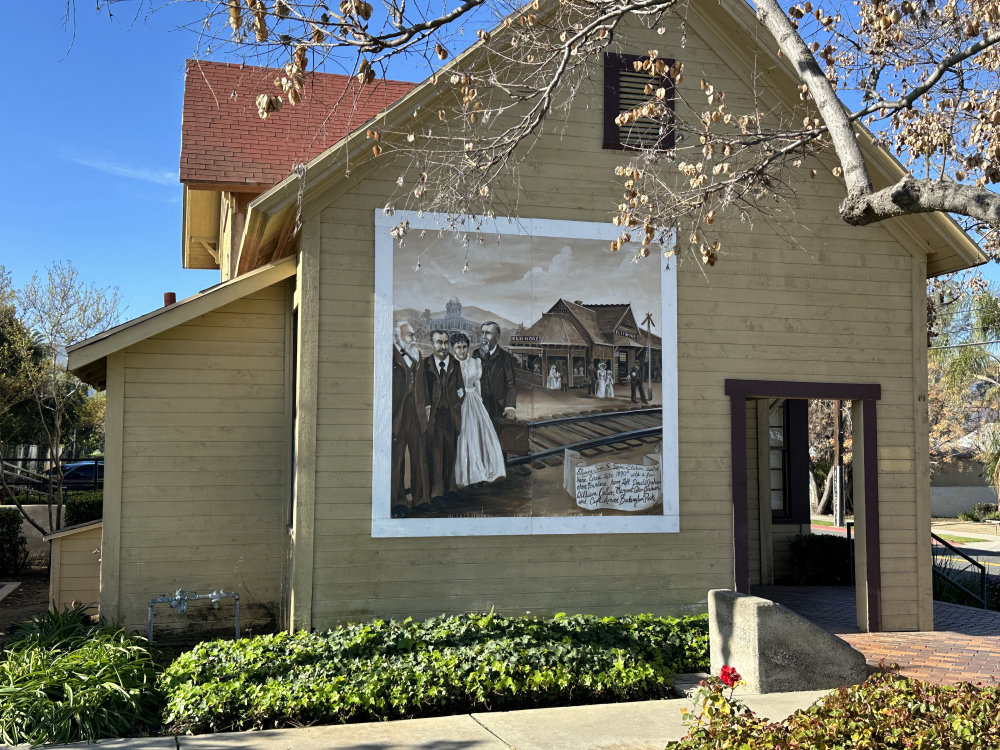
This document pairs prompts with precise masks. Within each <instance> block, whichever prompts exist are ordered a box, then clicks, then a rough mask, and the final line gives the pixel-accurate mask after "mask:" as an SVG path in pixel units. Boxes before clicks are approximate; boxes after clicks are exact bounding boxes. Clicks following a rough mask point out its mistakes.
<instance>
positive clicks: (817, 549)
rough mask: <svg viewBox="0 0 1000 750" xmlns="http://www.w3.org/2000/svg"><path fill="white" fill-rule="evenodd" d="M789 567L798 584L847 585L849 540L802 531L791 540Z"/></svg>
mask: <svg viewBox="0 0 1000 750" xmlns="http://www.w3.org/2000/svg"><path fill="white" fill-rule="evenodd" d="M790 567H791V571H792V584H793V585H795V586H848V585H850V583H851V548H850V541H849V540H848V539H847V538H846V537H842V536H831V535H829V534H800V535H798V536H796V537H795V539H794V540H793V541H792V545H791V561H790Z"/></svg>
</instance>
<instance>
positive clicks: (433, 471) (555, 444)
mask: <svg viewBox="0 0 1000 750" xmlns="http://www.w3.org/2000/svg"><path fill="white" fill-rule="evenodd" d="M401 222H409V231H408V232H407V233H406V234H405V236H404V237H403V238H401V239H400V238H397V239H396V240H393V238H392V237H391V235H390V233H389V231H388V230H389V228H390V227H393V226H396V225H398V224H400V223H401ZM444 226H445V225H444V219H443V217H438V216H429V215H427V216H418V215H416V214H412V215H411V214H403V213H402V212H400V213H396V214H395V215H393V216H391V217H389V216H384V215H382V214H381V213H379V214H377V215H376V341H375V363H374V367H375V380H376V393H375V395H376V398H375V415H374V420H375V421H374V441H375V443H374V452H373V455H374V463H373V482H372V486H373V498H372V500H373V533H374V534H375V535H376V536H424V535H435V534H442V535H463V534H525V533H589V532H605V533H612V532H650V531H676V530H677V525H678V524H677V449H676V444H677V437H676V434H677V430H676V411H677V403H676V401H677V396H676V393H677V387H676V312H675V309H676V291H675V289H676V283H675V280H674V271H673V270H672V268H670V267H669V266H668V265H667V263H666V262H665V261H663V260H658V259H656V258H650V259H646V260H643V261H641V262H639V263H636V262H635V261H634V252H630V251H629V250H628V249H627V248H626V249H623V250H621V251H619V252H618V253H611V251H610V249H609V242H610V240H611V239H612V238H613V237H614V236H615V232H614V228H613V227H611V226H610V225H604V224H595V223H590V222H559V221H539V220H534V221H530V220H529V221H519V222H515V221H512V220H506V219H499V220H496V221H492V222H489V223H488V224H487V225H486V226H483V225H481V224H480V225H477V226H476V227H474V228H470V229H468V231H466V230H465V229H463V228H459V229H458V230H457V231H456V229H455V228H449V229H444V228H443V227H444ZM661 265H662V266H663V267H662V268H661V267H660V266H661Z"/></svg>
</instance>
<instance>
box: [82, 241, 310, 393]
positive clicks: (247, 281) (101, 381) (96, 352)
mask: <svg viewBox="0 0 1000 750" xmlns="http://www.w3.org/2000/svg"><path fill="white" fill-rule="evenodd" d="M295 272H296V267H295V258H285V259H283V260H281V261H278V262H277V263H273V264H271V265H266V266H261V267H260V268H257V269H255V270H253V271H251V272H250V273H246V274H243V275H242V276H237V277H236V278H234V279H230V280H229V281H224V282H222V283H221V284H216V285H215V286H212V287H209V288H208V289H205V290H203V291H201V292H198V293H197V294H193V295H191V296H190V297H188V298H186V299H182V300H180V301H179V302H175V303H174V304H172V305H166V306H165V307H161V308H159V309H157V310H153V311H152V312H149V313H146V314H145V315H141V316H140V317H138V318H134V319H133V320H130V321H128V322H126V323H122V324H121V325H119V326H115V327H114V328H109V329H108V330H107V331H105V332H104V333H99V334H97V335H96V336H91V337H90V338H89V339H85V340H83V341H80V342H78V343H76V344H73V345H72V346H70V347H69V348H68V349H67V350H66V354H67V361H66V368H67V369H68V370H69V371H70V372H72V373H73V374H74V375H76V376H77V377H78V378H80V380H82V381H84V382H85V383H89V384H90V385H92V386H94V387H95V388H103V387H104V386H105V385H106V382H107V357H108V355H109V354H112V353H114V352H117V351H121V350H122V349H124V348H126V347H128V346H131V345H132V344H135V343H138V342H140V341H144V340H145V339H148V338H149V337H150V336H155V335H156V334H158V333H163V331H166V330H168V329H170V328H174V327H175V326H179V325H181V324H182V323H186V322H188V321H189V320H193V319H195V318H197V317H198V316H199V315H204V314H206V313H209V312H212V311H213V310H217V309H218V308H220V307H222V306H223V305H228V304H229V303H230V302H235V301H236V300H238V299H242V298H243V297H246V296H247V295H248V294H253V293H254V292H258V291H260V290H261V289H265V288H267V287H269V286H272V285H273V284H277V283H278V282H279V281H283V280H284V279H287V278H289V277H291V276H294V275H295Z"/></svg>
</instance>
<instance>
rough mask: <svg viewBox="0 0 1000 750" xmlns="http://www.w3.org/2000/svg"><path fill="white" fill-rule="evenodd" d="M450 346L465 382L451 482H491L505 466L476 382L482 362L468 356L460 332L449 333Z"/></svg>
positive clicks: (466, 339) (504, 472) (465, 340)
mask: <svg viewBox="0 0 1000 750" xmlns="http://www.w3.org/2000/svg"><path fill="white" fill-rule="evenodd" d="M451 348H452V351H453V352H454V353H455V359H457V360H458V363H459V365H460V366H461V368H462V379H463V380H464V381H465V398H463V399H462V429H461V431H460V432H459V433H458V448H457V452H456V455H455V484H456V485H458V486H459V487H467V486H469V485H470V484H476V483H477V482H492V481H493V480H494V479H499V478H500V477H504V476H506V475H507V469H506V465H505V463H504V458H503V449H502V448H501V447H500V440H499V439H498V438H497V433H496V430H495V429H494V427H493V421H492V420H491V419H490V415H489V414H488V413H487V411H486V407H485V406H484V405H483V397H482V391H481V390H480V385H479V381H480V380H481V379H482V377H483V363H482V361H481V360H478V359H475V358H473V357H470V356H469V337H468V336H466V335H465V334H464V333H456V334H453V335H452V337H451Z"/></svg>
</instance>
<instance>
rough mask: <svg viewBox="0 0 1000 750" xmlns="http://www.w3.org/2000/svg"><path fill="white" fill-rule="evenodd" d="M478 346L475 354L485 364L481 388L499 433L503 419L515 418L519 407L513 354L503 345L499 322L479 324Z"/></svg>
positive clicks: (484, 403)
mask: <svg viewBox="0 0 1000 750" xmlns="http://www.w3.org/2000/svg"><path fill="white" fill-rule="evenodd" d="M480 331H481V337H480V340H479V349H478V350H477V351H476V353H475V354H473V356H474V357H476V358H477V359H479V360H481V361H482V363H483V378H482V380H481V381H480V388H481V391H482V396H483V405H484V406H485V407H486V413H487V414H489V415H490V419H491V420H492V422H493V428H494V429H495V430H496V431H497V436H498V437H499V436H500V424H501V420H503V419H514V414H515V412H516V409H517V385H516V384H515V382H514V357H513V356H511V353H510V352H508V351H507V350H506V349H504V348H503V347H501V346H500V325H499V324H498V323H496V322H495V321H492V320H489V321H487V322H485V323H483V325H482V326H481V327H480Z"/></svg>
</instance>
